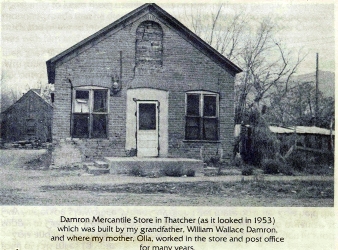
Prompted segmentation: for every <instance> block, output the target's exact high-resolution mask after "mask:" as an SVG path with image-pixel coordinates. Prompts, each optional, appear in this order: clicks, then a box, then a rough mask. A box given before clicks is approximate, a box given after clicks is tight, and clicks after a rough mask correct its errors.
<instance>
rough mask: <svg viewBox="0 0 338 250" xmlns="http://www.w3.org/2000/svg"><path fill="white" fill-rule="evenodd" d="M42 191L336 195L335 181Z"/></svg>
mask: <svg viewBox="0 0 338 250" xmlns="http://www.w3.org/2000/svg"><path fill="white" fill-rule="evenodd" d="M41 188H42V189H43V190H46V191H55V190H82V191H93V192H111V193H136V194H152V193H153V194H155V193H168V194H179V195H183V196H186V195H193V194H198V195H214V196H226V197H227V198H231V197H234V198H239V197H246V196H259V197H267V198H274V199H278V198H279V199H283V198H293V199H308V198H315V199H322V198H329V199H333V197H334V185H333V181H298V180H295V181H265V180H263V181H253V180H244V181H236V182H211V181H203V182H162V183H139V184H136V183H133V184H123V185H98V184H92V185H87V184H73V185H58V186H42V187H41Z"/></svg>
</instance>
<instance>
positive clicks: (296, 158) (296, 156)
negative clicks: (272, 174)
mask: <svg viewBox="0 0 338 250" xmlns="http://www.w3.org/2000/svg"><path fill="white" fill-rule="evenodd" d="M287 163H288V164H290V165H291V166H292V168H293V169H295V170H297V171H303V170H304V169H305V168H306V166H307V164H308V161H307V158H306V156H305V154H302V153H298V152H295V153H293V154H291V155H290V156H289V158H288V159H287Z"/></svg>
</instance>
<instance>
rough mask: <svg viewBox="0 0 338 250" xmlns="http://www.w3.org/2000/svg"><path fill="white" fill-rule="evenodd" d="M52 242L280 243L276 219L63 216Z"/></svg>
mask: <svg viewBox="0 0 338 250" xmlns="http://www.w3.org/2000/svg"><path fill="white" fill-rule="evenodd" d="M59 222H60V223H58V225H57V226H56V227H55V230H56V231H55V234H53V236H51V238H50V240H51V241H52V242H91V243H93V244H102V243H104V244H107V243H109V244H117V243H124V244H131V245H133V246H135V249H140V250H196V249H199V248H198V247H197V246H196V245H197V244H196V243H198V246H199V247H201V246H203V243H211V242H212V243H216V244H232V243H240V244H257V243H267V244H280V243H284V242H285V238H284V237H283V236H282V235H279V233H278V230H277V228H276V221H275V218H274V217H265V216H262V217H226V216H225V217H210V216H209V217H196V218H195V217H169V216H163V217H137V216H134V217H127V216H124V217H118V218H114V217H101V216H92V217H83V218H82V217H81V218H73V217H67V216H63V215H62V216H60V221H59Z"/></svg>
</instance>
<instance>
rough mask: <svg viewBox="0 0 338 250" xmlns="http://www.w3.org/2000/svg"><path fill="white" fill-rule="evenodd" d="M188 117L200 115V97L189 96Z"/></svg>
mask: <svg viewBox="0 0 338 250" xmlns="http://www.w3.org/2000/svg"><path fill="white" fill-rule="evenodd" d="M187 115H189V116H191V115H192V116H199V115H200V95H187Z"/></svg>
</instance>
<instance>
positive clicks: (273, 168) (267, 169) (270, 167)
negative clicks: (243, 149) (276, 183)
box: [262, 159, 282, 174]
mask: <svg viewBox="0 0 338 250" xmlns="http://www.w3.org/2000/svg"><path fill="white" fill-rule="evenodd" d="M262 167H263V171H264V174H278V173H279V169H281V168H282V163H281V162H280V161H277V160H272V159H266V160H264V161H263V163H262Z"/></svg>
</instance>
